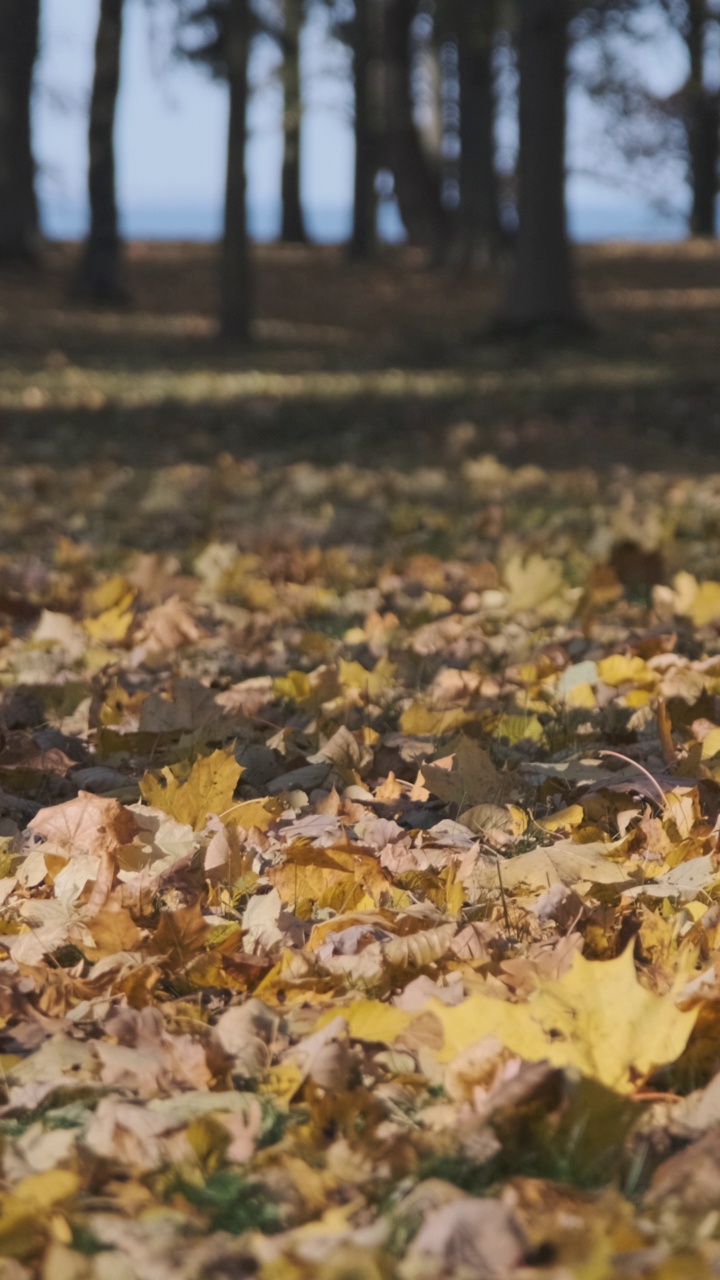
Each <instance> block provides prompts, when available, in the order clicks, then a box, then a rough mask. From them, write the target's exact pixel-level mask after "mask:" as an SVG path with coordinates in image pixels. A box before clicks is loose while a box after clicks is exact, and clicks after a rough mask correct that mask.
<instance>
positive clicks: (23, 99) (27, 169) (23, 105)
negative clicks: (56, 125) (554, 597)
mask: <svg viewBox="0 0 720 1280" xmlns="http://www.w3.org/2000/svg"><path fill="white" fill-rule="evenodd" d="M39 19H40V0H0V262H28V261H32V260H33V259H34V258H35V257H36V256H37V253H38V247H39V241H40V232H39V220H38V206H37V199H36V195H35V163H34V160H33V154H32V144H31V131H30V99H31V95H32V86H33V76H34V70H35V61H36V58H37V52H38V29H39Z"/></svg>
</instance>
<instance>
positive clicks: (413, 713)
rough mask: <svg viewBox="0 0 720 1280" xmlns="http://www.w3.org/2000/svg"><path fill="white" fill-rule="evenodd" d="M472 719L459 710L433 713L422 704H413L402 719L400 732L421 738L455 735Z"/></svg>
mask: <svg viewBox="0 0 720 1280" xmlns="http://www.w3.org/2000/svg"><path fill="white" fill-rule="evenodd" d="M472 718H473V717H472V716H470V715H468V713H467V711H461V710H459V709H457V708H455V709H453V710H450V711H433V710H432V708H430V707H426V706H424V705H423V703H422V702H412V703H411V704H410V706H409V707H407V708H406V709H405V711H403V713H402V715H401V717H400V730H401V732H402V733H409V734H416V733H417V734H419V735H420V736H421V737H425V736H432V737H439V736H440V735H442V734H443V733H454V732H455V731H456V730H457V729H462V727H463V725H466V724H467V723H468V722H469V721H470V720H472Z"/></svg>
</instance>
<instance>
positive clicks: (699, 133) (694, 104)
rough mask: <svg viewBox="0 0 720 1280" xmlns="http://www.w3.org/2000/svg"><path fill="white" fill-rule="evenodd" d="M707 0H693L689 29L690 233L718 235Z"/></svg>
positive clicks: (717, 115) (718, 104)
mask: <svg viewBox="0 0 720 1280" xmlns="http://www.w3.org/2000/svg"><path fill="white" fill-rule="evenodd" d="M707 17H708V15H707V5H706V0H690V3H689V4H688V25H687V32H686V39H687V46H688V53H689V55H690V76H689V79H688V84H687V94H688V104H687V132H688V161H689V171H690V174H689V176H690V187H691V191H692V204H691V209H690V234H691V235H693V236H705V237H708V238H710V237H714V236H715V234H716V221H715V200H716V196H717V190H718V160H719V159H720V99H719V97H718V93H717V90H711V89H709V88H707V86H706V83H705V56H706V51H705V36H706V23H707Z"/></svg>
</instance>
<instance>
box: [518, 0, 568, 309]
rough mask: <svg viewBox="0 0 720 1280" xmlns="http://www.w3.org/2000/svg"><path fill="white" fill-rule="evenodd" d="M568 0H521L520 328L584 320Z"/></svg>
mask: <svg viewBox="0 0 720 1280" xmlns="http://www.w3.org/2000/svg"><path fill="white" fill-rule="evenodd" d="M569 12H570V4H569V0H519V29H518V63H519V72H520V156H519V161H518V212H519V223H520V225H519V230H518V237H517V255H516V261H515V267H514V272H513V276H512V280H511V283H510V288H509V292H508V299H507V309H506V313H505V321H506V323H507V324H509V325H510V327H512V328H515V329H518V330H533V329H543V328H554V327H560V328H568V327H570V326H573V325H575V324H578V323H579V322H580V314H579V309H578V304H577V301H576V297H575V290H574V284H573V269H572V257H571V252H570V245H569V241H568V234H567V212H566V204H565V117H566V87H567V84H566V82H567V70H566V66H567V46H568V19H569Z"/></svg>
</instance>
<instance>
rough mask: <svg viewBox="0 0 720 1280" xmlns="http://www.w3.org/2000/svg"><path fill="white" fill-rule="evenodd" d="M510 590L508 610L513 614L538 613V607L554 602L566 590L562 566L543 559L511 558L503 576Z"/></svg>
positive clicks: (534, 556)
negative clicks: (528, 610) (533, 611)
mask: <svg viewBox="0 0 720 1280" xmlns="http://www.w3.org/2000/svg"><path fill="white" fill-rule="evenodd" d="M503 579H504V581H505V585H506V587H507V589H508V596H507V607H508V610H509V612H510V613H520V612H522V611H523V610H525V609H537V608H538V606H539V605H542V604H547V603H548V601H550V600H555V599H556V598H557V597H558V596H559V595H560V594H561V592H562V590H563V586H564V583H563V575H562V566H561V564H560V562H559V561H558V560H546V559H545V558H544V557H543V556H540V555H531V556H528V558H527V560H523V558H522V556H520V555H514V556H512V557H511V558H510V559H509V560H508V562H507V564H506V565H505V570H504V572H503Z"/></svg>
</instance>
